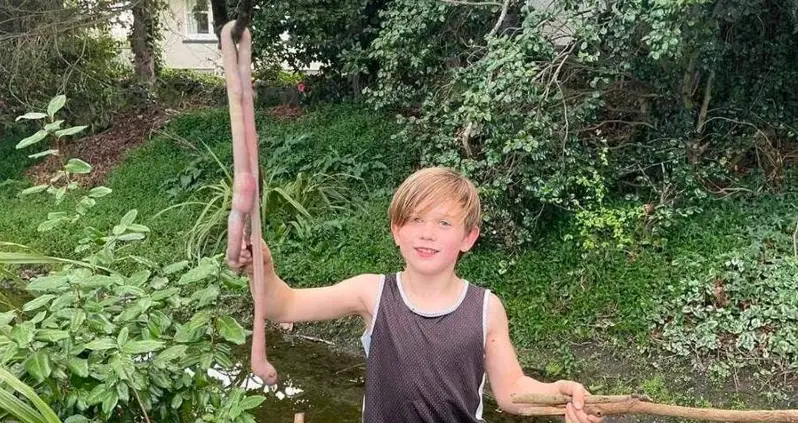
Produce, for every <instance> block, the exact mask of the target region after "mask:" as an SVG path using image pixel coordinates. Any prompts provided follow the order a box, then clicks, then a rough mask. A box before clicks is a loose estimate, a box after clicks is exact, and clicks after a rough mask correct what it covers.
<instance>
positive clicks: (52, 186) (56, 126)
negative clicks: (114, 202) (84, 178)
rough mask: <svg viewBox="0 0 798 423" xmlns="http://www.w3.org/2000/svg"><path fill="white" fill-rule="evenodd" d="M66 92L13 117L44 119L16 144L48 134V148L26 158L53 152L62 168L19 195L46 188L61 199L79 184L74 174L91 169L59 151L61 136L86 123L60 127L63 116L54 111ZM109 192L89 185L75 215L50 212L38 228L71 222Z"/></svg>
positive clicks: (34, 141) (24, 144)
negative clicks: (37, 108)
mask: <svg viewBox="0 0 798 423" xmlns="http://www.w3.org/2000/svg"><path fill="white" fill-rule="evenodd" d="M66 101H67V99H66V96H64V95H59V96H56V97H54V98H53V99H52V100H50V103H49V104H48V105H47V110H46V112H28V113H25V114H24V115H22V116H19V117H17V119H16V120H18V121H19V120H23V119H24V120H29V121H39V120H42V119H47V123H46V124H44V125H42V126H41V129H39V130H38V131H36V133H34V134H33V135H31V136H28V137H26V138H24V139H23V140H21V141H19V143H18V144H17V146H16V148H17V149H23V148H27V147H30V146H33V145H36V144H38V143H39V142H41V141H42V140H44V139H46V138H50V139H51V142H50V148H49V149H47V150H44V151H42V152H39V153H35V154H31V155H30V156H28V157H29V158H35V159H38V158H42V157H47V156H56V157H58V158H59V159H60V160H61V167H62V169H61V170H59V171H57V172H56V174H55V175H54V176H53V177H52V178H50V180H49V182H48V183H46V184H40V185H36V186H33V187H30V188H26V189H24V190H22V191H21V192H20V193H19V195H20V196H26V195H31V194H38V193H41V192H47V193H48V194H51V195H53V197H54V198H55V203H56V205H58V204H60V203H61V201H63V199H64V196H65V195H66V193H67V192H68V191H73V190H76V189H78V188H79V185H78V183H77V182H75V181H73V180H72V178H73V176H74V175H81V174H86V173H89V172H91V169H92V168H91V165H90V164H88V163H86V162H84V161H83V160H80V159H75V158H72V159H69V160H68V161H65V160H64V158H63V156H61V154H60V151H59V150H60V148H61V145H62V142H63V141H62V138H64V137H68V136H72V135H76V134H78V133H80V132H82V131H83V130H84V129H86V126H71V127H68V128H61V126H62V125H63V123H64V120H63V119H59V120H56V118H55V114H56V113H58V112H59V111H60V110H61V109H62V108H63V107H64V105H65V104H66ZM110 193H111V190H110V189H109V188H107V187H104V186H99V187H95V188H92V189H91V190H90V191H89V192H88V193H86V194H85V195H84V196H83V197H82V198H81V199H80V201H79V202H78V204H77V206H76V207H75V215H73V216H69V215H68V214H67V213H65V212H54V213H50V214H49V215H48V216H47V221H45V222H42V223H41V224H40V225H39V231H40V232H43V231H48V230H51V229H55V228H56V227H58V226H59V225H61V224H63V223H66V222H71V223H75V222H76V221H77V220H78V219H80V218H81V217H82V216H84V215H85V214H86V213H87V212H88V211H89V210H90V209H91V208H92V207H94V206H95V204H96V203H97V201H96V199H97V198H100V197H104V196H106V195H108V194H110Z"/></svg>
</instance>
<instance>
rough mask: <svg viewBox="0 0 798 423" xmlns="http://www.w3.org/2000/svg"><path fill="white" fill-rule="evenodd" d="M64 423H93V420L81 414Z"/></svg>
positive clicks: (69, 418) (68, 418)
mask: <svg viewBox="0 0 798 423" xmlns="http://www.w3.org/2000/svg"><path fill="white" fill-rule="evenodd" d="M64 423H91V420H89V419H87V418H85V417H83V416H81V415H80V414H75V415H74V416H69V417H67V419H66V420H64Z"/></svg>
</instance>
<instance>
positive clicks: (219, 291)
mask: <svg viewBox="0 0 798 423" xmlns="http://www.w3.org/2000/svg"><path fill="white" fill-rule="evenodd" d="M65 102H66V99H65V98H64V97H56V98H55V99H53V100H52V102H51V103H50V105H49V106H48V109H47V113H36V112H30V113H28V114H26V115H24V116H22V117H21V118H24V119H43V118H46V117H49V118H50V120H51V121H52V120H54V115H55V113H56V112H57V111H58V110H59V109H60V108H61V107H63V105H64V104H65ZM60 124H61V122H59V123H58V125H55V124H54V123H50V124H48V127H47V129H46V130H43V131H44V134H43V135H38V136H32V137H29V138H27V139H26V140H23V141H22V142H20V144H19V146H20V147H25V146H27V145H32V144H34V143H36V142H38V141H40V140H41V139H42V138H44V137H45V136H47V135H48V134H49V133H50V132H52V131H55V130H59V128H60ZM81 129H83V128H80V127H78V128H77V129H75V128H71V129H66V130H63V131H66V132H65V133H67V132H68V133H77V132H79V131H80V130H81ZM65 133H64V134H65ZM56 134H57V132H56ZM81 163H82V166H81V167H80V168H76V167H75V166H76V164H75V163H74V162H72V161H70V162H68V163H67V164H66V165H65V173H66V176H67V177H68V175H69V174H70V173H80V172H82V173H86V172H89V171H91V166H90V165H89V164H88V163H83V162H81ZM78 171H80V172H78ZM101 188H102V194H103V195H105V194H108V193H110V191H111V190H110V189H108V188H104V187H101ZM95 190H97V188H95V189H93V190H91V191H89V192H88V194H87V196H85V197H84V199H85V198H93V197H96V196H103V195H96V194H98V193H99V191H95ZM39 191H42V190H41V189H40V190H39ZM23 192H24V191H23ZM64 195H65V194H61V197H59V200H60V199H61V198H63V196H64ZM82 202H83V200H81V203H78V206H79V207H80V206H81V204H82ZM56 205H58V204H56ZM91 205H92V206H93V205H94V204H93V203H92V204H91ZM65 215H66V213H64V212H55V213H53V212H51V213H49V214H48V218H49V220H48V222H45V224H44V227H42V226H40V227H39V230H42V231H49V230H52V229H54V228H55V227H56V224H57V223H58V219H59V218H64V217H65ZM137 217H138V211H137V210H136V209H133V210H129V211H127V212H126V213H125V214H124V216H123V217H122V218H121V219H119V220H118V221H117V222H116V223H115V224H114V225H113V227H112V228H111V229H110V230H105V231H102V230H98V229H96V228H94V227H91V226H86V227H85V231H84V237H83V238H82V239H80V240H79V241H78V242H77V245H76V246H75V249H74V252H73V253H74V254H78V255H81V256H82V258H81V259H70V258H58V257H50V256H46V255H43V254H40V253H36V252H35V251H32V250H30V249H29V248H26V247H24V246H21V245H18V244H13V243H2V245H3V246H4V247H6V248H8V247H12V248H13V249H14V250H18V249H20V248H21V249H22V251H0V266H3V269H4V270H5V269H6V267H8V266H18V265H30V264H38V265H42V264H48V265H53V266H61V267H60V268H58V269H57V270H55V271H54V272H52V273H49V274H44V275H40V276H38V277H35V278H34V279H32V280H31V281H30V283H28V284H27V285H26V286H25V289H26V290H27V291H28V292H29V293H30V294H31V296H32V297H33V298H32V299H30V300H29V301H27V302H26V303H25V304H24V305H22V307H21V310H18V309H13V310H10V311H8V312H5V313H3V314H0V365H2V366H3V367H7V368H9V369H10V370H11V371H12V372H13V373H14V374H15V377H19V378H24V380H26V381H30V383H33V384H35V386H34V387H35V389H36V390H37V391H38V392H37V393H38V394H39V395H40V396H42V397H44V398H46V401H47V403H49V404H51V405H52V406H53V407H54V408H55V409H56V410H57V412H58V414H59V415H62V416H69V417H67V420H66V421H67V422H74V421H88V419H101V420H102V421H117V420H119V419H125V418H126V419H131V420H133V419H135V418H136V417H137V416H144V417H145V418H147V419H148V416H149V415H155V416H158V419H159V420H180V419H187V418H188V419H197V420H202V421H224V422H231V423H232V422H236V423H244V422H254V421H255V420H254V418H253V417H252V415H250V414H249V413H248V412H247V410H249V409H252V408H255V407H257V406H258V405H259V404H260V403H261V402H262V401H263V399H264V398H263V397H259V396H254V397H248V396H246V395H244V394H243V391H241V390H240V389H239V388H227V389H225V388H223V387H221V386H219V384H218V383H216V382H215V381H213V380H212V379H211V377H210V376H209V373H208V372H209V370H210V369H212V368H213V367H221V368H226V369H230V368H232V366H233V362H232V347H233V345H234V344H235V345H241V344H243V343H244V342H245V339H246V335H247V334H246V331H245V330H244V328H243V327H242V326H241V325H240V324H239V323H238V322H236V320H235V319H234V318H232V317H230V316H229V315H227V313H226V312H225V309H224V308H223V307H220V303H221V298H220V296H222V295H227V296H229V295H241V294H246V292H247V289H246V288H247V283H246V281H244V280H242V279H240V278H238V277H236V276H235V275H234V274H232V273H231V272H230V271H229V270H228V269H227V268H226V267H225V266H224V264H222V263H220V261H219V257H201V258H198V260H197V261H196V263H197V264H196V266H194V267H191V266H190V263H189V262H188V261H182V262H178V263H173V264H170V265H166V266H163V265H160V264H158V263H156V262H154V261H152V260H151V259H148V258H146V257H143V256H138V255H134V254H126V255H125V254H124V252H125V250H129V247H130V245H131V243H135V242H137V241H141V240H144V239H145V238H146V236H147V234H148V233H150V228H149V227H147V226H145V225H142V224H140V223H137V222H136V218H137ZM53 222H55V223H53ZM130 268H134V269H135V270H132V271H130V272H127V273H126V272H125V270H127V269H130ZM123 269H124V270H123ZM187 269H188V270H187ZM3 392H5V391H0V396H2V394H3ZM8 404H10V406H11V407H12V408H11V410H10V411H16V409H14V408H13V407H14V406H15V404H14V403H13V402H8ZM17 405H18V404H17ZM139 410H140V411H141V414H139ZM87 416H88V417H87Z"/></svg>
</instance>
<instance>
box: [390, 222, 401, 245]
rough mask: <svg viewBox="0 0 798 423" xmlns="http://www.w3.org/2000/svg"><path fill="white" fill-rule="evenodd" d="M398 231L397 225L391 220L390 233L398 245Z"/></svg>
mask: <svg viewBox="0 0 798 423" xmlns="http://www.w3.org/2000/svg"><path fill="white" fill-rule="evenodd" d="M398 232H399V226H397V225H396V224H395V223H393V222H391V235H392V236H393V243H394V244H396V245H397V246H398V245H399V240H398V239H397V233H398Z"/></svg>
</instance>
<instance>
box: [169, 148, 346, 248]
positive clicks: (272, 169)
mask: <svg viewBox="0 0 798 423" xmlns="http://www.w3.org/2000/svg"><path fill="white" fill-rule="evenodd" d="M206 148H207V146H206ZM280 151H281V150H279V149H278V150H277V151H276V152H275V153H274V155H273V156H272V157H271V160H269V161H268V163H267V167H266V169H267V172H268V173H267V174H266V175H262V177H261V185H260V187H261V192H260V200H261V204H260V206H261V216H263V219H264V224H265V225H269V226H272V229H273V230H274V231H276V234H277V235H276V237H275V238H274V239H273V241H274V242H278V243H279V242H282V241H284V240H285V239H286V238H287V237H288V236H289V235H292V234H295V233H296V234H297V235H298V236H300V237H302V236H303V235H306V234H307V233H308V232H309V231H310V230H311V227H312V226H313V225H315V224H320V223H321V222H320V221H319V220H320V219H321V218H322V216H325V215H328V214H329V213H330V212H333V211H336V210H345V209H348V208H350V207H351V206H353V205H355V203H354V201H355V200H357V196H356V195H355V194H354V193H353V192H352V191H351V189H350V188H349V186H348V185H347V182H348V179H356V177H354V176H352V175H348V174H343V173H335V174H327V173H324V172H322V171H316V172H313V173H306V172H305V171H299V172H298V173H296V174H295V175H293V176H292V175H290V174H289V173H288V172H287V170H286V168H285V167H280V166H279V165H278V164H276V163H275V162H276V161H277V162H279V158H280V157H281V154H282V153H281V152H280ZM283 151H285V150H283ZM209 155H210V156H212V157H213V159H214V161H215V162H216V163H217V164H218V166H219V168H220V169H221V171H222V172H223V174H224V177H223V178H222V179H220V180H219V181H218V182H215V183H206V184H202V185H199V186H198V187H197V188H196V189H195V190H194V192H193V194H194V196H193V197H194V199H192V200H189V201H186V202H183V203H179V204H175V205H173V206H170V207H168V208H166V209H164V210H162V211H161V212H159V213H158V215H161V214H163V213H165V212H168V211H170V210H173V209H181V208H185V207H188V206H194V207H199V208H201V211H200V213H199V215H198V217H197V219H196V221H195V223H194V225H193V226H192V228H191V229H190V230H189V231H188V232H187V233H186V254H187V256H188V257H202V256H204V255H208V254H215V253H218V252H220V251H221V246H222V244H223V242H225V240H226V237H227V218H228V216H229V215H230V210H231V207H232V200H233V188H232V187H233V175H231V174H230V173H229V172H228V171H227V169H226V167H225V166H223V165H222V163H221V161H219V159H218V157H217V156H216V155H215V154H213V152H212V151H210V150H209ZM192 169H195V168H194V167H192ZM181 180H183V179H182V178H181ZM205 192H208V193H209V194H207V195H206V194H205ZM156 217H157V216H156Z"/></svg>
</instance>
